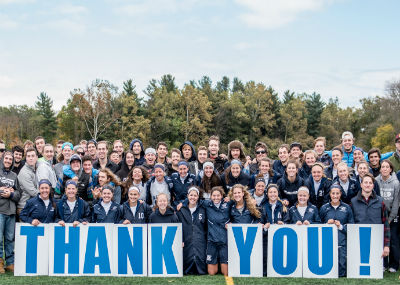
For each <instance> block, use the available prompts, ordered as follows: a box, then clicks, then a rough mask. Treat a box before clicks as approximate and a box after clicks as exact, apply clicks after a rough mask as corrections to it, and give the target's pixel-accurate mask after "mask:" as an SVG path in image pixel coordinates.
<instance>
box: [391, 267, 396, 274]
mask: <svg viewBox="0 0 400 285" xmlns="http://www.w3.org/2000/svg"><path fill="white" fill-rule="evenodd" d="M396 271H397V270H396V269H394V268H393V267H390V268H389V272H390V273H396Z"/></svg>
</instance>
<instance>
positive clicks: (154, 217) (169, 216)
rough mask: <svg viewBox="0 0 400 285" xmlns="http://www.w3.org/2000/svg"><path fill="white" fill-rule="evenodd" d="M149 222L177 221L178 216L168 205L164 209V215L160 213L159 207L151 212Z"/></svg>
mask: <svg viewBox="0 0 400 285" xmlns="http://www.w3.org/2000/svg"><path fill="white" fill-rule="evenodd" d="M149 223H150V224H154V223H160V224H167V223H179V219H178V216H177V215H176V214H175V212H174V210H173V209H172V208H171V207H168V208H167V210H166V211H165V213H164V215H163V214H161V213H160V210H159V209H156V210H155V211H154V212H153V213H151V215H150V217H149Z"/></svg>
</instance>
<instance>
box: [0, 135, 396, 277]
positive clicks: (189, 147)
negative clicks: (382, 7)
mask: <svg viewBox="0 0 400 285" xmlns="http://www.w3.org/2000/svg"><path fill="white" fill-rule="evenodd" d="M219 145H220V141H219V138H218V136H211V137H210V138H209V140H208V145H207V146H198V147H197V149H196V148H195V146H194V145H193V144H192V143H191V142H189V141H185V142H184V143H182V145H181V146H180V148H179V149H177V148H173V149H170V150H169V149H168V145H167V144H166V143H165V142H159V143H158V144H157V145H156V147H155V148H153V147H147V148H145V147H144V145H143V143H142V142H141V141H140V140H139V139H134V140H132V142H131V143H130V145H129V149H124V145H123V143H122V141H121V140H115V141H114V142H113V143H112V145H110V144H109V143H108V142H106V141H99V142H96V141H95V140H93V139H91V140H89V141H86V140H82V141H80V143H79V144H78V145H76V146H73V145H72V143H70V142H65V141H62V140H60V141H58V142H57V145H56V147H54V146H53V145H51V144H49V143H46V142H45V140H44V138H43V137H36V138H35V140H34V141H33V142H32V141H26V142H25V143H24V145H23V146H19V145H16V146H14V147H12V148H11V150H7V149H6V146H5V144H4V142H3V141H0V158H1V162H0V273H5V271H13V270H14V235H15V223H16V222H25V223H30V224H32V225H34V226H37V225H39V224H41V223H58V224H59V225H61V226H65V224H66V223H72V224H73V226H77V225H79V224H83V225H86V224H88V223H115V224H144V223H182V226H183V269H184V274H210V275H214V274H217V273H218V272H219V271H220V272H221V273H222V274H224V275H227V274H228V249H227V230H226V228H227V224H228V223H244V224H246V223H261V224H262V225H263V251H264V252H263V255H264V274H266V268H267V248H268V229H269V227H270V226H271V225H272V224H278V225H282V224H296V225H304V226H307V225H309V224H315V223H327V224H332V225H334V226H336V227H337V228H338V255H339V276H345V275H346V258H347V254H346V239H347V238H346V226H347V224H351V223H356V224H383V225H384V244H383V245H376V246H382V257H384V268H383V269H384V270H389V272H396V271H397V270H398V268H399V259H400V256H399V254H400V249H399V246H400V242H399V229H398V214H399V212H398V209H399V199H400V198H399V187H400V186H399V179H400V134H398V135H397V136H396V137H395V151H394V152H389V153H385V154H381V152H380V150H379V149H377V148H372V149H370V150H369V151H368V152H365V151H364V150H363V149H361V148H359V147H356V146H355V145H354V137H353V135H352V133H351V132H344V133H343V134H342V137H341V142H340V144H339V145H338V146H337V147H335V148H333V149H332V150H326V149H325V147H326V141H325V138H323V137H318V138H316V139H315V141H314V149H309V150H303V148H302V145H301V144H300V143H298V142H293V143H292V144H290V145H287V144H283V145H281V146H280V147H279V149H278V159H277V160H271V159H270V158H268V147H267V145H266V144H265V143H263V142H258V143H257V144H256V145H255V147H254V153H253V155H246V154H245V152H244V147H243V144H242V143H241V142H240V141H237V140H234V141H232V142H230V143H229V145H228V152H227V154H221V153H219ZM2 257H5V258H4V259H3V258H2Z"/></svg>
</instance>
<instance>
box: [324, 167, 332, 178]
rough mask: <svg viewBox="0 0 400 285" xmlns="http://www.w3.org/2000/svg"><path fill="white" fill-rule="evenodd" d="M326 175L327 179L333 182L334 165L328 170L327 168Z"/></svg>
mask: <svg viewBox="0 0 400 285" xmlns="http://www.w3.org/2000/svg"><path fill="white" fill-rule="evenodd" d="M324 173H325V176H326V177H327V178H329V179H331V180H333V163H331V164H330V165H329V166H328V167H327V168H325V170H324Z"/></svg>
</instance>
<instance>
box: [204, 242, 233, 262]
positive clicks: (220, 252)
mask: <svg viewBox="0 0 400 285" xmlns="http://www.w3.org/2000/svg"><path fill="white" fill-rule="evenodd" d="M206 262H207V264H218V263H228V246H227V245H226V244H221V243H215V242H212V241H208V242H207V261H206Z"/></svg>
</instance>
